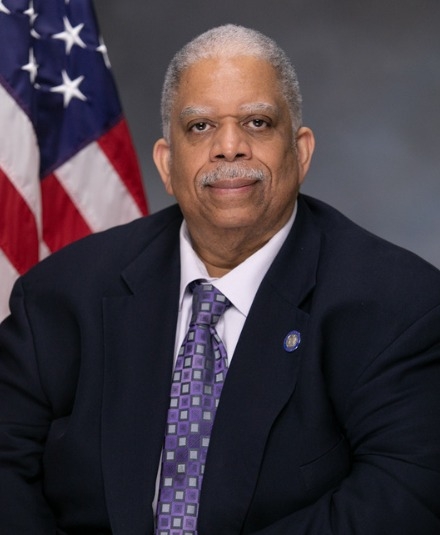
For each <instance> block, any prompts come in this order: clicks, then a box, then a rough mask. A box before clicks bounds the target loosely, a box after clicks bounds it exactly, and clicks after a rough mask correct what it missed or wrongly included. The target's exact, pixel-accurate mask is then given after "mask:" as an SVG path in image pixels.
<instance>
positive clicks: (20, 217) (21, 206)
mask: <svg viewBox="0 0 440 535" xmlns="http://www.w3.org/2000/svg"><path fill="white" fill-rule="evenodd" d="M0 199H1V205H2V206H1V209H0V248H1V249H2V250H3V252H4V253H5V255H6V256H7V257H8V259H9V261H10V262H11V264H12V265H13V266H14V267H15V269H16V270H17V271H18V272H19V273H24V272H25V271H27V270H28V269H29V268H30V267H32V266H33V265H34V264H36V263H37V262H38V249H39V247H38V230H37V225H36V221H35V217H34V214H33V213H32V210H31V209H30V208H29V206H28V205H27V204H26V202H25V201H24V200H23V197H22V196H21V195H20V194H19V192H18V191H17V190H16V189H15V187H14V186H13V184H12V183H11V182H10V180H9V178H8V177H7V176H6V174H5V173H4V172H3V170H2V169H0Z"/></svg>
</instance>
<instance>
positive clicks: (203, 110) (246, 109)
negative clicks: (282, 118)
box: [179, 102, 279, 119]
mask: <svg viewBox="0 0 440 535" xmlns="http://www.w3.org/2000/svg"><path fill="white" fill-rule="evenodd" d="M238 109H239V111H240V112H241V113H249V114H252V113H268V114H272V115H279V109H278V106H274V105H273V104H268V103H267V102H252V103H250V104H242V105H241V106H240V107H239V108H238ZM214 113H215V111H214V109H213V108H209V107H207V106H187V107H186V108H183V110H182V111H181V112H180V113H179V118H180V119H186V118H187V117H194V116H202V117H203V116H209V115H212V114H214Z"/></svg>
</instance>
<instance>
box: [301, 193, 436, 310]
mask: <svg viewBox="0 0 440 535" xmlns="http://www.w3.org/2000/svg"><path fill="white" fill-rule="evenodd" d="M302 197H303V198H302V201H301V202H302V203H303V205H304V206H305V209H306V210H307V211H309V213H310V214H311V215H312V219H313V222H314V224H315V225H317V226H318V228H319V231H320V233H321V236H322V244H321V256H320V274H321V276H322V277H323V278H324V279H326V278H327V277H326V273H328V274H329V276H331V277H334V278H335V281H337V280H339V283H340V286H341V287H342V286H344V287H345V288H347V291H348V290H349V289H353V288H356V289H361V288H362V287H364V288H369V289H370V290H372V291H376V292H378V294H382V295H383V297H384V298H385V296H389V297H390V300H391V301H394V300H395V299H394V296H396V295H402V293H404V294H405V295H407V296H408V297H409V298H410V296H413V298H414V299H415V300H418V298H419V297H422V296H424V297H428V296H429V298H428V301H430V302H431V303H433V302H434V303H435V302H436V303H437V304H438V303H440V271H439V270H438V269H437V268H436V267H435V266H433V265H431V264H430V263H428V262H427V261H425V260H423V259H422V258H420V257H419V256H417V255H416V254H414V253H412V252H411V251H408V250H406V249H404V248H402V247H400V246H398V245H395V244H392V243H390V242H388V241H387V240H385V239H383V238H381V237H379V236H376V235H374V234H373V233H371V232H369V231H367V230H366V229H364V228H362V227H360V226H359V225H357V224H356V223H354V222H353V221H351V220H350V219H349V218H347V217H346V216H345V215H343V214H342V213H340V212H339V211H338V210H336V209H335V208H332V207H331V206H329V205H327V204H325V203H323V202H322V201H318V200H316V199H313V198H311V197H307V196H302ZM392 296H393V298H392Z"/></svg>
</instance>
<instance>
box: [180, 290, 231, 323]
mask: <svg viewBox="0 0 440 535" xmlns="http://www.w3.org/2000/svg"><path fill="white" fill-rule="evenodd" d="M190 290H191V291H192V293H193V304H192V317H191V324H192V325H215V324H216V323H217V322H218V320H219V318H220V316H221V315H222V314H223V313H224V312H225V310H226V309H227V308H228V307H230V306H231V302H230V301H229V299H228V298H227V297H226V296H224V295H223V294H222V292H221V291H220V290H218V289H217V288H216V287H215V286H213V285H212V284H210V283H207V282H204V283H200V282H199V281H195V282H193V283H191V284H190Z"/></svg>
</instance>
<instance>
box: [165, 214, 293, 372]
mask: <svg viewBox="0 0 440 535" xmlns="http://www.w3.org/2000/svg"><path fill="white" fill-rule="evenodd" d="M296 210H297V206H296V204H295V208H294V210H293V212H292V215H291V217H290V219H289V221H288V222H287V223H286V224H285V225H284V227H283V228H282V229H281V230H279V231H278V232H277V233H276V234H275V235H274V236H273V237H272V238H271V239H270V240H269V241H268V242H267V243H266V244H265V245H264V246H263V247H262V248H261V249H259V250H258V251H256V252H255V253H254V254H253V255H252V256H250V257H249V258H247V259H246V260H245V261H244V262H242V263H241V264H239V265H238V266H237V267H236V268H234V269H232V270H231V271H229V272H228V273H227V274H226V275H223V276H222V277H220V278H213V277H210V276H209V274H208V272H207V270H206V267H205V265H204V264H203V262H202V261H201V260H200V258H199V257H198V256H197V254H196V253H195V251H194V249H193V248H192V245H191V238H190V236H189V232H188V227H187V225H186V222H185V221H183V223H182V226H181V228H180V262H181V268H180V269H181V271H180V299H179V315H178V318H177V328H176V341H175V348H174V358H177V353H178V352H179V349H180V346H181V345H182V342H183V339H184V338H185V335H186V333H187V331H188V327H189V322H190V319H191V312H192V294H191V292H190V291H189V289H188V285H189V284H190V283H191V282H192V281H194V280H197V279H204V280H206V281H208V282H212V283H213V284H214V286H215V287H216V288H218V289H219V290H220V291H221V292H222V293H223V294H224V295H225V296H226V297H227V298H228V299H229V301H231V303H232V306H231V307H230V308H229V309H228V310H226V312H225V313H224V314H223V316H222V317H221V318H220V319H219V321H218V323H217V325H216V330H217V333H218V335H219V336H220V338H221V339H222V341H223V344H224V345H225V348H226V352H227V354H228V362H229V363H230V362H231V359H232V357H233V355H234V351H235V347H236V345H237V342H238V339H239V337H240V334H241V330H242V329H243V325H244V322H245V321H246V318H247V316H248V314H249V310H250V308H251V305H252V303H253V301H254V298H255V294H256V293H257V290H258V287H259V286H260V284H261V281H262V280H263V278H264V276H265V275H266V272H267V270H268V269H269V267H270V265H271V264H272V262H273V260H274V258H275V257H276V255H277V254H278V251H279V250H280V249H281V246H282V245H283V243H284V241H285V239H286V237H287V235H288V233H289V231H290V229H291V228H292V225H293V222H294V219H295V215H296Z"/></svg>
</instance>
